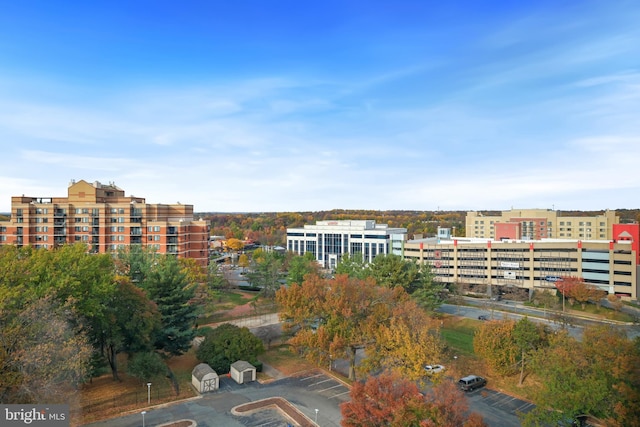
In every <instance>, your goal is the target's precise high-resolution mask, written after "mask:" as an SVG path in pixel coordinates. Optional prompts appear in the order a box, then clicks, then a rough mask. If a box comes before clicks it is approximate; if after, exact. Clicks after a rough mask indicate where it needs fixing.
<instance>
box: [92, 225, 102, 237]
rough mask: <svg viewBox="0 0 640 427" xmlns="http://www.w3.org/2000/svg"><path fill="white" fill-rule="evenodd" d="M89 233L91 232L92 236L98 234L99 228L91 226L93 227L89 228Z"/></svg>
mask: <svg viewBox="0 0 640 427" xmlns="http://www.w3.org/2000/svg"><path fill="white" fill-rule="evenodd" d="M91 234H93V235H94V236H97V235H99V234H100V228H98V227H93V229H92V230H91Z"/></svg>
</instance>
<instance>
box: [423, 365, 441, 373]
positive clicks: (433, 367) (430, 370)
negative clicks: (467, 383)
mask: <svg viewBox="0 0 640 427" xmlns="http://www.w3.org/2000/svg"><path fill="white" fill-rule="evenodd" d="M424 370H425V371H427V375H433V374H439V373H440V372H442V371H444V366H442V365H426V366H425V367H424Z"/></svg>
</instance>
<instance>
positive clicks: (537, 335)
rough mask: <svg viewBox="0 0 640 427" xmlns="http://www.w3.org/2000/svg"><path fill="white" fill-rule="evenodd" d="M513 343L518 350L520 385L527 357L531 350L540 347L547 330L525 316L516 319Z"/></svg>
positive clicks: (544, 340)
mask: <svg viewBox="0 0 640 427" xmlns="http://www.w3.org/2000/svg"><path fill="white" fill-rule="evenodd" d="M512 336H513V340H514V342H515V345H516V346H517V348H518V349H519V350H520V380H519V382H518V383H519V384H520V385H522V381H523V380H524V373H525V369H526V365H527V363H528V359H529V357H530V355H531V354H532V352H534V351H535V350H537V349H538V348H540V347H541V346H542V345H544V343H545V342H546V336H547V331H546V329H545V328H544V326H538V325H536V324H534V323H533V322H531V321H530V320H529V319H528V318H527V317H526V316H525V317H523V318H522V319H520V320H518V321H517V322H516V324H515V326H514V328H513V331H512Z"/></svg>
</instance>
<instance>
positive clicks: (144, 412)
mask: <svg viewBox="0 0 640 427" xmlns="http://www.w3.org/2000/svg"><path fill="white" fill-rule="evenodd" d="M146 413H147V411H142V412H141V414H142V427H144V414H146Z"/></svg>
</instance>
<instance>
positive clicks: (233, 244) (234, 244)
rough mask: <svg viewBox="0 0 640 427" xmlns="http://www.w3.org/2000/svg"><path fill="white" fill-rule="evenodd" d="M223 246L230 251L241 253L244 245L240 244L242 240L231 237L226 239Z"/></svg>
mask: <svg viewBox="0 0 640 427" xmlns="http://www.w3.org/2000/svg"><path fill="white" fill-rule="evenodd" d="M225 246H226V247H227V248H228V249H231V250H232V251H241V250H242V248H244V243H242V240H240V239H236V238H233V237H232V238H230V239H227V241H226V242H225Z"/></svg>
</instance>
